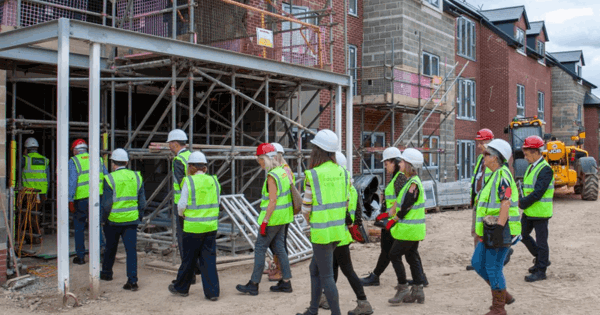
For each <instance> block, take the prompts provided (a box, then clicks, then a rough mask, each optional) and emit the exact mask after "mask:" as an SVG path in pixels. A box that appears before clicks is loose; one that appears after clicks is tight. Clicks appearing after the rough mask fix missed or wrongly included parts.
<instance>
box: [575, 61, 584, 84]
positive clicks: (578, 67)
mask: <svg viewBox="0 0 600 315" xmlns="http://www.w3.org/2000/svg"><path fill="white" fill-rule="evenodd" d="M575 71H577V76H578V77H579V78H580V79H579V80H578V81H577V82H578V83H579V84H582V83H583V80H581V78H583V76H582V72H583V65H582V64H581V59H580V60H579V62H578V63H577V64H576V65H575Z"/></svg>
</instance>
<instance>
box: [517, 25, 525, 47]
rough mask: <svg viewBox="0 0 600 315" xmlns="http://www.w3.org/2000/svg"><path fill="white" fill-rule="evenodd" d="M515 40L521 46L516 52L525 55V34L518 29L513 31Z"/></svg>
mask: <svg viewBox="0 0 600 315" xmlns="http://www.w3.org/2000/svg"><path fill="white" fill-rule="evenodd" d="M515 40H516V41H517V42H519V43H520V44H521V47H519V48H517V51H520V52H522V53H525V32H524V31H523V30H522V29H520V28H518V27H517V29H516V31H515Z"/></svg>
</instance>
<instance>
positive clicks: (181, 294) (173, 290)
mask: <svg viewBox="0 0 600 315" xmlns="http://www.w3.org/2000/svg"><path fill="white" fill-rule="evenodd" d="M169 292H171V293H173V294H175V295H179V296H184V297H185V296H188V295H190V294H189V293H187V292H185V293H183V292H179V291H177V290H175V286H174V285H172V284H169Z"/></svg>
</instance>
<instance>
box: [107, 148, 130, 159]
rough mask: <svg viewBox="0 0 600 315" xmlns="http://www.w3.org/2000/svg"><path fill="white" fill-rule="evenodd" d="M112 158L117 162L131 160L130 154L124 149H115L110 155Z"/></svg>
mask: <svg viewBox="0 0 600 315" xmlns="http://www.w3.org/2000/svg"><path fill="white" fill-rule="evenodd" d="M110 159H111V160H113V161H117V162H129V155H128V154H127V151H125V150H123V149H115V150H114V151H113V152H112V154H111V155H110Z"/></svg>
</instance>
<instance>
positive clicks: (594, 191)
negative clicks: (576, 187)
mask: <svg viewBox="0 0 600 315" xmlns="http://www.w3.org/2000/svg"><path fill="white" fill-rule="evenodd" d="M581 199H583V200H590V201H594V200H598V174H586V175H585V177H584V179H583V192H582V194H581Z"/></svg>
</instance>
